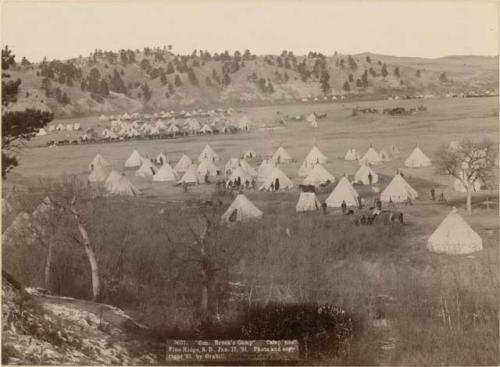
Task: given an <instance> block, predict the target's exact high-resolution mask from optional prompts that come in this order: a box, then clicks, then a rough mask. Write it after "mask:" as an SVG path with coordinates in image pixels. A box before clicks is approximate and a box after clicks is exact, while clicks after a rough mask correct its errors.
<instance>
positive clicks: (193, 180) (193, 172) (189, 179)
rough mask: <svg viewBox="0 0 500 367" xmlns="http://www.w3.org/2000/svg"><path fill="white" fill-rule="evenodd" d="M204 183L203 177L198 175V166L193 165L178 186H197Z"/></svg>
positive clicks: (178, 182)
mask: <svg viewBox="0 0 500 367" xmlns="http://www.w3.org/2000/svg"><path fill="white" fill-rule="evenodd" d="M201 183H203V177H201V176H200V174H199V173H198V170H197V167H196V165H194V164H192V165H191V166H190V167H189V168H188V169H187V170H186V173H184V175H183V176H182V177H181V179H180V180H179V181H177V184H188V185H197V184H201Z"/></svg>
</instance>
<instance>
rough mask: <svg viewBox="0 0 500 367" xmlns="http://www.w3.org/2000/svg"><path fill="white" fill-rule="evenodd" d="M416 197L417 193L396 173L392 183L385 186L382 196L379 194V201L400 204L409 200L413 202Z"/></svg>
mask: <svg viewBox="0 0 500 367" xmlns="http://www.w3.org/2000/svg"><path fill="white" fill-rule="evenodd" d="M417 197H418V192H416V191H415V190H414V189H413V188H412V187H411V186H410V185H409V184H408V182H406V181H405V179H404V178H403V177H402V176H401V175H400V174H399V173H397V174H396V175H395V176H394V178H393V179H392V181H391V182H390V183H389V185H387V187H386V188H385V190H384V191H382V194H380V200H381V201H383V202H386V203H388V202H390V201H392V202H394V203H401V202H403V201H406V200H408V198H409V199H411V200H415V199H416V198H417Z"/></svg>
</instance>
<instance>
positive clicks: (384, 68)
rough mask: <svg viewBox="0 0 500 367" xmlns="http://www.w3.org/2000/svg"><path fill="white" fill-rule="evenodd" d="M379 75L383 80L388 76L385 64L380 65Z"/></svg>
mask: <svg viewBox="0 0 500 367" xmlns="http://www.w3.org/2000/svg"><path fill="white" fill-rule="evenodd" d="M381 73H382V76H383V77H384V78H385V77H386V76H387V75H389V73H388V72H387V65H386V64H384V65H382V71H381Z"/></svg>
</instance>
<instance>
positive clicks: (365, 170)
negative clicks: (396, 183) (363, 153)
mask: <svg viewBox="0 0 500 367" xmlns="http://www.w3.org/2000/svg"><path fill="white" fill-rule="evenodd" d="M370 175H371V178H372V179H371V183H372V184H374V183H377V182H378V175H377V174H376V173H375V171H373V170H372V169H371V168H370V167H369V166H367V165H365V164H362V165H361V167H359V169H358V170H357V171H356V174H355V175H354V182H356V183H362V184H364V185H369V184H370Z"/></svg>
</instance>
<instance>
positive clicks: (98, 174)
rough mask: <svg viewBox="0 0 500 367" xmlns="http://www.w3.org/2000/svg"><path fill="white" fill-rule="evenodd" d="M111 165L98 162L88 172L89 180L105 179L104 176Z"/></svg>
mask: <svg viewBox="0 0 500 367" xmlns="http://www.w3.org/2000/svg"><path fill="white" fill-rule="evenodd" d="M110 169H111V167H110V166H102V165H100V164H96V165H94V169H93V170H92V172H90V175H89V177H88V181H89V182H103V181H106V178H107V177H108V175H109V171H110Z"/></svg>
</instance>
